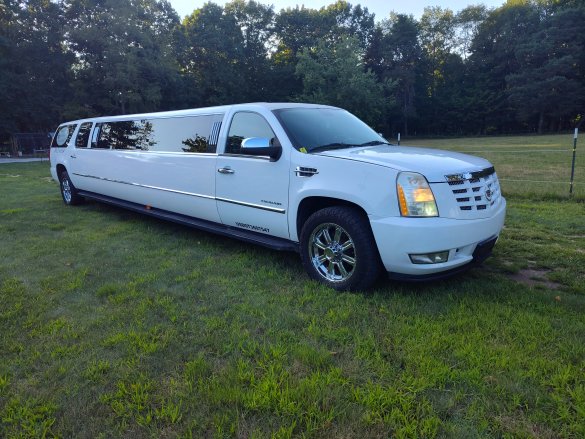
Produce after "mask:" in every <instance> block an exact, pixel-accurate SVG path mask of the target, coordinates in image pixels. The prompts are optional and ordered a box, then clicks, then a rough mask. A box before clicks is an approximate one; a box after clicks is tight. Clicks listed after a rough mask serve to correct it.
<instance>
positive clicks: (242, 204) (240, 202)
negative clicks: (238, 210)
mask: <svg viewBox="0 0 585 439" xmlns="http://www.w3.org/2000/svg"><path fill="white" fill-rule="evenodd" d="M215 199H216V200H217V201H223V202H224V203H231V204H237V205H239V206H246V207H253V208H254V209H261V210H267V211H269V212H275V213H285V212H286V210H284V209H277V208H275V207H268V206H262V205H261V204H254V203H246V202H244V201H236V200H230V199H229V198H220V197H216V198H215Z"/></svg>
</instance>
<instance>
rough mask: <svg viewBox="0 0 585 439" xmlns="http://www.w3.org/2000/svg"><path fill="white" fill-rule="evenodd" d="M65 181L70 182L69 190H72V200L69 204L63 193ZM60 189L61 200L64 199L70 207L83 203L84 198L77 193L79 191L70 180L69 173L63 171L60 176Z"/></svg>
mask: <svg viewBox="0 0 585 439" xmlns="http://www.w3.org/2000/svg"><path fill="white" fill-rule="evenodd" d="M65 180H67V181H68V182H69V189H70V190H71V200H70V201H69V202H68V201H67V200H66V199H65V195H64V193H63V182H64V181H65ZM59 188H60V189H61V198H63V202H64V203H65V204H67V205H68V206H75V205H76V204H80V203H81V202H82V201H83V197H81V196H80V195H79V194H78V193H77V189H75V186H74V185H73V182H72V181H71V179H70V178H69V174H68V173H67V171H61V173H60V174H59Z"/></svg>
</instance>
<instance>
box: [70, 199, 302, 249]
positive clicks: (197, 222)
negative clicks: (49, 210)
mask: <svg viewBox="0 0 585 439" xmlns="http://www.w3.org/2000/svg"><path fill="white" fill-rule="evenodd" d="M77 193H78V194H79V195H81V196H83V197H86V198H90V199H92V200H95V201H99V202H102V203H106V204H111V205H113V206H117V207H123V208H124V209H128V210H132V211H134V212H138V213H143V214H145V215H149V216H152V217H155V218H159V219H163V220H167V221H171V222H174V223H177V224H181V225H184V226H189V227H193V228H195V229H199V230H203V231H205V232H211V233H215V234H217V235H222V236H229V237H231V238H236V239H239V240H241V241H245V242H249V243H252V244H257V245H261V246H263V247H268V248H271V249H273V250H280V251H294V252H297V253H298V252H299V244H298V243H297V242H292V241H289V240H287V239H283V238H277V237H274V236H268V235H264V234H262V233H257V232H252V231H250V230H244V229H239V228H237V227H231V226H225V225H223V224H217V223H214V222H212V221H206V220H202V219H198V218H194V217H191V216H188V215H182V214H180V213H173V212H169V211H167V210H162V209H155V208H154V207H150V206H149V207H146V206H144V205H142V204H138V203H133V202H131V201H125V200H120V199H119V198H114V197H108V196H107V195H101V194H96V193H94V192H88V191H82V190H78V191H77Z"/></svg>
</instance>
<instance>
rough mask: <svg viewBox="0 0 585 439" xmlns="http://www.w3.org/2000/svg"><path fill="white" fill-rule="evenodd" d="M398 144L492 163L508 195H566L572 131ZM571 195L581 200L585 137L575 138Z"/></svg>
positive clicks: (583, 194) (584, 181)
mask: <svg viewBox="0 0 585 439" xmlns="http://www.w3.org/2000/svg"><path fill="white" fill-rule="evenodd" d="M401 144H402V145H410V146H413V145H417V146H427V147H430V148H441V149H448V150H451V151H461V152H466V153H470V154H473V155H478V156H480V157H484V158H486V159H487V160H489V161H490V162H492V163H493V164H494V166H495V167H496V171H497V173H498V177H499V178H500V181H501V184H502V189H503V190H504V192H505V193H506V194H508V195H518V196H525V197H526V196H527V197H531V198H532V197H542V196H553V197H556V196H564V197H568V196H569V187H570V184H569V182H570V180H571V162H572V158H573V134H564V135H546V136H514V137H473V138H469V137H466V138H457V139H407V140H405V141H403V142H401ZM575 163H576V166H575V179H574V184H573V193H574V195H573V196H574V197H576V198H578V199H580V200H584V199H585V136H584V135H583V134H581V137H580V138H579V139H578V140H577V160H576V162H575Z"/></svg>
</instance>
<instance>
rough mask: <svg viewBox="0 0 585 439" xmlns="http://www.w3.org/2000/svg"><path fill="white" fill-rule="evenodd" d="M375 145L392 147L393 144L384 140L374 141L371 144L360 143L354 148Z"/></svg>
mask: <svg viewBox="0 0 585 439" xmlns="http://www.w3.org/2000/svg"><path fill="white" fill-rule="evenodd" d="M375 145H392V144H391V143H388V142H385V141H384V140H372V141H371V142H365V143H360V144H359V145H354V146H375Z"/></svg>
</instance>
